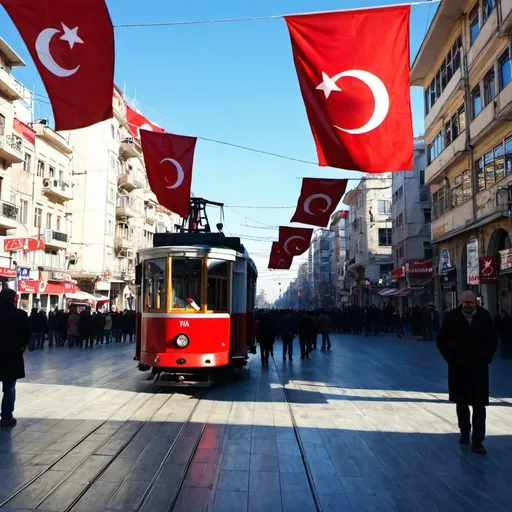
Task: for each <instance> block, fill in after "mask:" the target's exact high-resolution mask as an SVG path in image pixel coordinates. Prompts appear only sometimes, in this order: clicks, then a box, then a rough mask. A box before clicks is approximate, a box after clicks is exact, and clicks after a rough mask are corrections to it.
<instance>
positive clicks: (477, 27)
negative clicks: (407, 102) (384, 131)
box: [411, 0, 512, 314]
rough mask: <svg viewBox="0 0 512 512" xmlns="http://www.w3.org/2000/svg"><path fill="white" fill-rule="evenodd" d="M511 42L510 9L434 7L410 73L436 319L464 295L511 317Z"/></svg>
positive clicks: (497, 5)
mask: <svg viewBox="0 0 512 512" xmlns="http://www.w3.org/2000/svg"><path fill="white" fill-rule="evenodd" d="M511 34H512V0H501V1H495V0H443V1H442V2H441V4H440V6H439V8H438V11H437V13H436V15H435V17H434V20H433V22H432V24H431V26H430V29H429V31H428V33H427V36H426V38H425V40H424V42H423V44H422V47H421V49H420V51H419V53H418V56H417V58H416V60H415V62H414V65H413V67H412V70H411V83H412V84H413V85H418V86H421V87H423V89H424V101H425V141H426V145H427V167H426V171H425V182H426V184H427V185H428V186H429V187H430V191H431V195H432V211H433V220H432V243H433V244H435V247H436V254H437V260H436V265H435V270H436V274H437V277H436V279H435V284H436V302H437V304H438V307H439V309H441V308H444V307H446V308H451V307H454V306H455V305H456V304H457V303H458V300H459V298H460V294H461V293H462V291H464V290H465V289H471V290H473V291H475V293H476V294H477V296H478V299H479V301H480V303H481V304H483V305H484V306H485V307H486V308H488V309H489V310H490V311H491V313H492V314H495V313H496V312H497V311H499V309H501V308H504V309H506V310H507V311H509V313H510V311H511V309H512V285H511V283H512V281H511V279H510V278H511V276H512V273H511V272H512V268H509V264H508V259H509V256H512V251H511V250H510V248H511V246H512V243H511V236H510V235H511V228H512V226H511V224H510V218H511V216H512V183H511V180H512V127H511V123H510V120H511V119H512V69H511V46H512V45H511ZM511 259H512V258H511ZM511 267H512V265H511Z"/></svg>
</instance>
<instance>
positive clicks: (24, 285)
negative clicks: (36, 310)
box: [18, 279, 39, 293]
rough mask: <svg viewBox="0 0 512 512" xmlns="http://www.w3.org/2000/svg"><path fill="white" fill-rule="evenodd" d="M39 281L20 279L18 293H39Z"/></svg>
mask: <svg viewBox="0 0 512 512" xmlns="http://www.w3.org/2000/svg"><path fill="white" fill-rule="evenodd" d="M38 286H39V281H32V280H31V279H18V291H19V292H21V293H37V289H38Z"/></svg>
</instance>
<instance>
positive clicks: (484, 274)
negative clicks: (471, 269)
mask: <svg viewBox="0 0 512 512" xmlns="http://www.w3.org/2000/svg"><path fill="white" fill-rule="evenodd" d="M478 263H479V267H480V283H483V284H486V283H495V282H496V277H497V271H496V270H497V269H496V258H495V257H494V256H483V257H482V258H479V260H478Z"/></svg>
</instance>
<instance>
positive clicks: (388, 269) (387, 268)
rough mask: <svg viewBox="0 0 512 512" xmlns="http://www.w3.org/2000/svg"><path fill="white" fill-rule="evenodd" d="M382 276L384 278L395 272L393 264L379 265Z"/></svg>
mask: <svg viewBox="0 0 512 512" xmlns="http://www.w3.org/2000/svg"><path fill="white" fill-rule="evenodd" d="M379 270H380V275H381V276H383V275H385V274H388V273H389V272H391V271H392V270H393V263H383V264H382V265H379Z"/></svg>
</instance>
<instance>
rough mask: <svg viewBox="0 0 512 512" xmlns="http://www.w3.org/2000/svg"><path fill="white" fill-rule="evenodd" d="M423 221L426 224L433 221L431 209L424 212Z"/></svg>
mask: <svg viewBox="0 0 512 512" xmlns="http://www.w3.org/2000/svg"><path fill="white" fill-rule="evenodd" d="M423 220H424V222H425V224H428V223H429V222H431V221H432V211H431V210H430V208H425V209H424V210H423Z"/></svg>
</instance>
